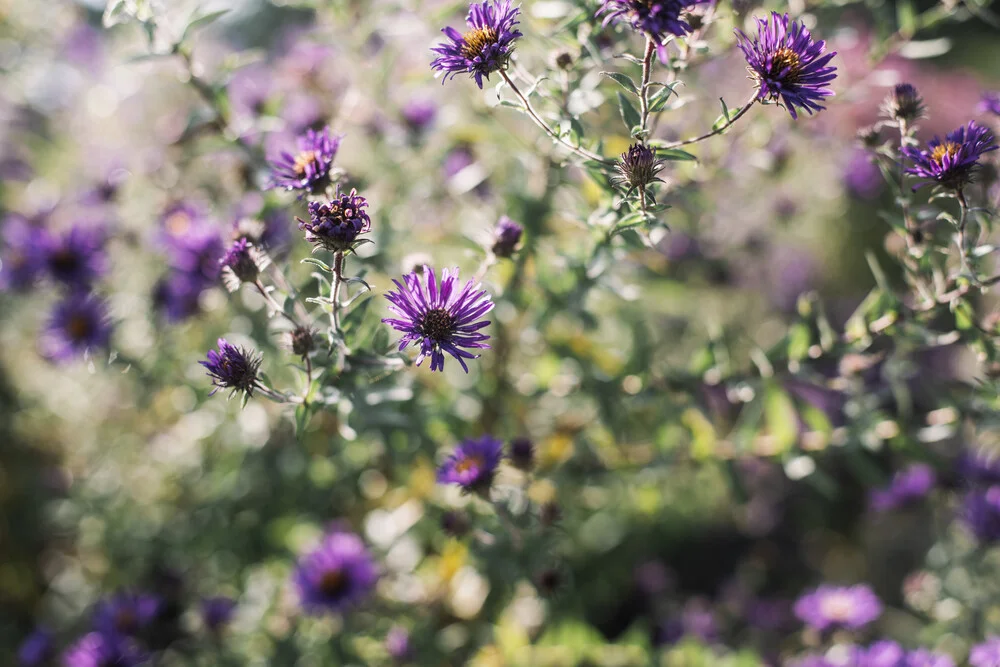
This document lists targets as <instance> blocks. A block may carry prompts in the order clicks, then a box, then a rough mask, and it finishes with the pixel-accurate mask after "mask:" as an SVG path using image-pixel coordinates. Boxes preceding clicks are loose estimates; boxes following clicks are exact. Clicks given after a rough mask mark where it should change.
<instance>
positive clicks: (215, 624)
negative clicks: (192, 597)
mask: <svg viewBox="0 0 1000 667" xmlns="http://www.w3.org/2000/svg"><path fill="white" fill-rule="evenodd" d="M235 611H236V601H235V600H233V599H232V598H227V597H222V596H219V597H213V598H206V599H204V600H202V602H201V620H202V622H203V623H204V624H205V627H206V628H208V630H209V631H210V632H219V631H220V630H222V628H224V627H225V626H226V625H228V624H229V621H230V620H231V619H232V618H233V612H235Z"/></svg>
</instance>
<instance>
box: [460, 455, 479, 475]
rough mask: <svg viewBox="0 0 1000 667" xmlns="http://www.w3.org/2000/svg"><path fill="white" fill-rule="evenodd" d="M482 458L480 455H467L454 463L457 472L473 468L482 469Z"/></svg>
mask: <svg viewBox="0 0 1000 667" xmlns="http://www.w3.org/2000/svg"><path fill="white" fill-rule="evenodd" d="M483 463H484V462H483V458H482V457H481V456H468V457H466V458H464V459H462V460H461V461H459V462H458V463H456V464H455V470H457V471H458V472H468V471H470V470H472V469H474V468H478V469H480V470H481V469H482V467H483Z"/></svg>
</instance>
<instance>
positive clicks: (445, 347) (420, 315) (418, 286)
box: [382, 265, 493, 373]
mask: <svg viewBox="0 0 1000 667" xmlns="http://www.w3.org/2000/svg"><path fill="white" fill-rule="evenodd" d="M403 281H404V282H405V287H404V286H403V285H402V284H400V282H399V281H398V280H393V281H392V282H393V284H395V285H396V287H397V289H398V290H399V291H395V292H393V291H390V292H389V293H388V294H386V295H385V298H386V299H388V300H389V304H390V305H389V310H390V311H392V313H394V314H395V315H397V316H398V318H399V319H396V318H386V319H383V320H382V321H383V322H384V323H385V324H388V325H390V326H391V327H392V328H393V329H396V330H397V331H402V332H403V333H404V334H405V335H404V336H403V339H402V340H401V341H400V343H399V349H400V350H403V349H405V348H406V347H407V346H408V345H409V344H410V343H415V342H418V341H419V343H420V354H418V355H417V366H419V365H420V364H422V363H423V361H424V359H425V358H426V357H427V356H428V355H430V358H431V370H432V371H440V370H444V353H445V352H447V353H448V354H450V355H451V356H453V357H454V358H455V359H457V360H458V363H460V364H461V365H462V370H464V371H465V372H466V373H468V372H469V367H468V365H467V364H466V363H465V360H466V359H478V358H479V355H478V354H472V353H471V352H468V351H467V349H483V348H489V347H490V346H489V345H487V344H486V342H485V341H487V340H489V336H487V335H486V334H483V333H480V330H481V329H482V328H483V327H486V326H488V325H489V324H490V320H481V319H480V318H481V317H483V316H484V315H485V314H486V313H488V312H490V310H492V309H493V301H492V300H491V298H490V295H489V294H488V293H487V292H486V291H485V290H480V289H479V285H478V284H475V283H473V282H472V281H471V280H470V281H469V282H467V283H465V287H463V288H462V289H461V290H459V289H458V269H457V268H455V269H450V270H449V269H445V270H444V272H443V275H442V277H441V284H440V285H438V281H437V277H436V276H435V275H434V269H432V268H431V267H429V266H426V265H425V266H424V267H423V270H422V271H421V272H419V273H417V272H416V271H414V272H413V273H409V274H407V275H406V276H404V277H403ZM463 348H466V349H463Z"/></svg>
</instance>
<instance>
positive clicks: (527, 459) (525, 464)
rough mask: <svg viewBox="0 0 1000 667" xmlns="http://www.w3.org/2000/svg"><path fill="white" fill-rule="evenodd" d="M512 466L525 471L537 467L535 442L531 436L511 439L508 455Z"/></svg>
mask: <svg viewBox="0 0 1000 667" xmlns="http://www.w3.org/2000/svg"><path fill="white" fill-rule="evenodd" d="M507 458H508V459H509V460H510V463H511V465H512V466H514V467H515V468H517V469H518V470H524V471H525V472H527V471H529V470H531V469H532V468H534V467H535V443H533V442H532V441H531V438H514V439H513V440H511V441H510V452H509V455H508V457H507Z"/></svg>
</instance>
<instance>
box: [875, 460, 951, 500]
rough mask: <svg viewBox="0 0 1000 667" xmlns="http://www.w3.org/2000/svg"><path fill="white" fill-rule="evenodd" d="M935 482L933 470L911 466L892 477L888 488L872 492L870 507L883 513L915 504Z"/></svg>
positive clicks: (918, 465) (923, 465)
mask: <svg viewBox="0 0 1000 667" xmlns="http://www.w3.org/2000/svg"><path fill="white" fill-rule="evenodd" d="M936 482H937V475H935V474H934V468H932V467H930V466H929V465H927V464H924V463H917V464H914V465H911V466H909V467H908V468H906V469H905V470H900V471H899V472H897V473H896V474H895V475H893V477H892V481H891V482H890V483H889V486H887V487H886V488H884V489H877V490H875V491H872V493H871V496H870V504H871V507H872V509H874V510H875V511H878V512H883V511H886V510H891V509H896V508H899V507H904V506H906V505H909V504H911V503H915V502H917V501H919V500H921V499H922V498H924V497H925V496H926V495H927V494H928V493H930V492H931V489H933V488H934V484H935V483H936Z"/></svg>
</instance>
